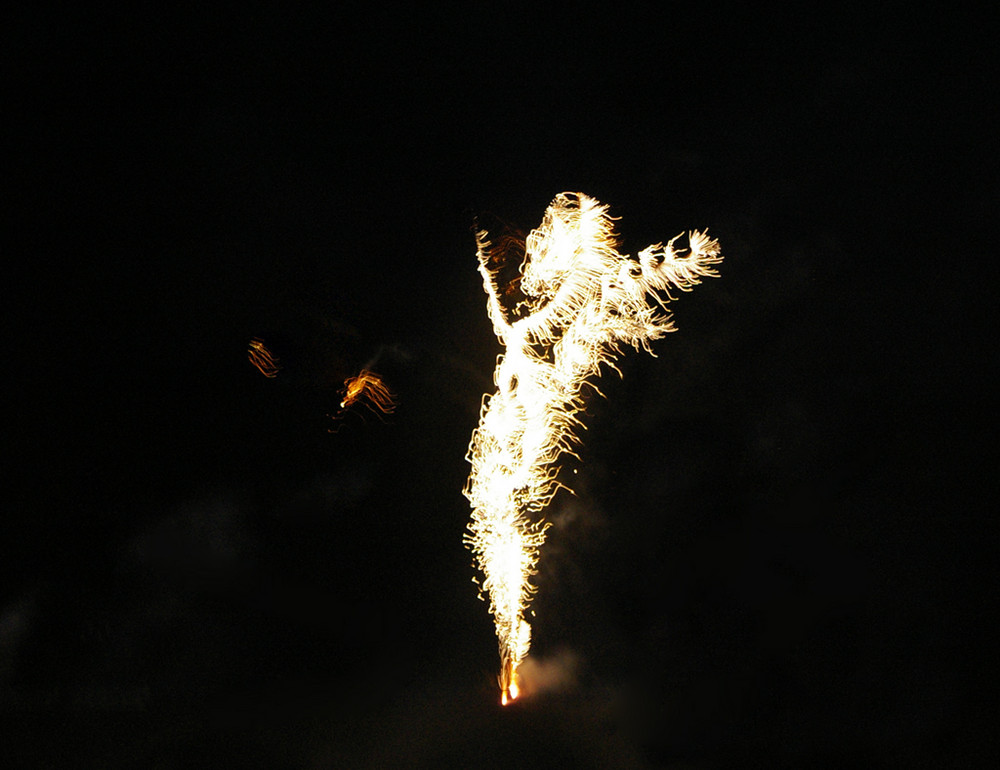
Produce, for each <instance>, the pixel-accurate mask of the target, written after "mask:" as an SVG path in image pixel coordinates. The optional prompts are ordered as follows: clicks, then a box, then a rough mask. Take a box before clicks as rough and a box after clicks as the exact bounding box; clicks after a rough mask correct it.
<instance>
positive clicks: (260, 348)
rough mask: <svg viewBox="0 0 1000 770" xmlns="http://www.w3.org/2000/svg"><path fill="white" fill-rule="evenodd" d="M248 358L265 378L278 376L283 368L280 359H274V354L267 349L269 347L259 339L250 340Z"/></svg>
mask: <svg viewBox="0 0 1000 770" xmlns="http://www.w3.org/2000/svg"><path fill="white" fill-rule="evenodd" d="M247 356H248V358H249V359H250V363H251V364H253V365H254V366H256V367H257V369H259V370H260V373H261V374H263V375H264V376H265V377H277V376H278V371H279V370H280V369H281V366H280V365H279V362H278V359H277V358H275V357H274V354H273V353H271V351H270V350H268V349H267V345H265V344H264V341H263V340H261V339H258V338H257V337H254V338H253V339H252V340H250V348H249V350H248V351H247Z"/></svg>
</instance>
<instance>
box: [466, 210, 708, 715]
mask: <svg viewBox="0 0 1000 770" xmlns="http://www.w3.org/2000/svg"><path fill="white" fill-rule="evenodd" d="M678 238H680V236H677V237H676V238H674V239H673V240H671V241H670V242H669V243H667V244H665V245H664V244H662V243H657V244H654V245H652V246H648V247H647V248H645V249H643V250H642V251H641V252H639V254H638V256H637V258H635V259H632V258H630V257H628V256H624V255H622V254H619V253H618V250H617V249H618V240H617V236H616V233H615V231H614V224H613V220H612V218H611V217H610V216H608V207H607V206H604V205H602V204H600V203H598V202H597V201H596V200H594V199H593V198H590V197H588V196H586V195H583V194H582V193H563V194H561V195H558V196H556V198H555V200H553V201H552V203H551V204H550V205H549V207H548V209H547V210H546V212H545V217H544V218H543V220H542V224H541V225H540V226H539V227H538V228H536V229H535V230H533V231H532V232H531V233H530V234H529V235H528V237H527V239H526V240H525V249H524V251H525V254H524V262H523V264H522V266H521V270H520V274H519V276H518V277H515V278H514V280H511V281H505V280H504V279H503V278H502V277H501V273H504V274H505V275H506V274H507V273H508V271H506V270H503V268H504V267H505V266H504V265H503V264H502V260H501V258H500V255H496V254H494V253H493V252H492V251H491V246H492V244H491V243H490V241H489V240H488V236H487V233H486V232H485V231H481V232H478V233H477V234H476V241H477V245H478V257H479V272H480V274H481V275H482V277H483V286H484V287H485V289H486V295H487V308H488V311H489V316H490V320H491V321H492V322H493V330H494V332H495V333H496V335H497V337H498V338H499V339H500V342H501V343H502V344H503V345H504V346H505V348H506V352H505V353H504V354H503V355H502V356H500V358H499V359H498V362H497V369H496V373H495V374H494V382H495V384H496V387H497V391H496V393H494V394H493V395H492V396H490V397H489V398H488V399H485V400H484V402H483V407H482V410H481V414H480V419H479V427H478V428H476V430H475V431H474V432H473V434H472V441H471V443H470V445H469V453H468V460H469V462H470V463H471V464H472V472H471V473H470V475H469V480H468V483H467V484H466V487H465V490H464V492H465V496H466V497H467V498H468V499H469V502H470V503H471V504H472V520H471V522H470V523H469V527H468V532H467V533H466V535H465V542H466V544H467V545H468V547H469V548H470V550H471V551H472V553H473V554H474V555H475V558H476V563H477V565H478V567H479V569H480V570H481V571H482V573H483V580H482V583H481V593H480V595H481V596H482V592H485V594H486V595H487V596H488V597H489V606H490V613H491V614H492V615H493V620H494V623H495V625H496V632H497V639H498V641H499V647H500V663H501V665H500V677H499V682H500V690H501V702H502V703H503V704H504V705H506V704H507V703H508V702H509V701H511V700H513V699H515V698H517V696H518V693H519V688H518V666H520V664H521V662H522V661H523V660H524V658H525V656H526V655H527V653H528V649H529V647H530V646H531V626H530V625H529V624H528V622H527V621H526V620H525V617H524V616H525V614H526V612H527V608H528V606H529V604H530V602H531V597H532V594H533V593H534V591H535V587H534V586H533V585H532V583H531V578H532V576H533V575H534V574H535V566H536V565H537V563H538V554H539V549H540V548H541V546H542V544H543V543H544V541H545V531H546V529H547V528H548V524H547V523H546V522H545V521H544V520H543V519H542V516H541V513H542V511H543V510H544V509H545V507H546V506H547V505H548V503H549V502H550V501H551V499H552V496H553V495H554V494H555V493H556V491H557V490H558V488H559V487H560V486H562V485H561V484H560V483H559V481H558V480H557V478H556V476H557V474H558V465H557V462H558V460H559V458H560V456H561V455H562V454H563V453H568V454H571V455H572V454H574V451H573V450H574V447H575V446H576V444H577V442H578V439H577V437H576V435H575V429H576V427H577V426H578V425H579V424H580V420H579V418H578V417H577V414H578V413H579V412H580V410H581V409H582V408H583V401H582V395H581V391H582V388H583V385H584V384H585V383H587V381H588V379H590V378H593V377H595V376H597V375H598V373H599V370H600V367H601V364H607V365H609V366H611V367H612V368H615V367H614V360H615V358H616V357H617V356H618V355H619V354H620V353H621V348H622V346H623V345H629V346H631V347H634V348H640V347H641V348H643V349H645V350H646V351H647V352H649V353H652V349H651V348H650V342H651V341H653V340H656V339H658V338H660V337H662V336H663V335H664V334H665V333H667V332H671V331H674V325H673V322H672V320H671V316H670V313H669V311H668V310H667V308H666V303H667V302H668V301H669V300H671V299H673V297H671V296H670V289H681V290H683V291H688V290H690V289H691V288H692V287H693V286H695V285H696V284H698V283H700V282H701V279H702V278H705V277H715V276H717V275H718V273H717V272H716V270H715V267H714V265H717V264H718V263H719V262H721V261H722V257H721V256H720V254H719V244H718V242H717V241H715V240H713V239H711V238H709V237H708V235H707V234H706V233H702V232H698V231H697V230H693V231H691V232H690V233H689V236H688V241H689V243H688V246H689V248H688V249H686V250H685V249H680V250H678V249H675V247H674V243H675V242H676V241H677V239H678ZM504 300H506V303H505V302H504ZM595 390H596V388H595Z"/></svg>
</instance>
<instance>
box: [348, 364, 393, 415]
mask: <svg viewBox="0 0 1000 770" xmlns="http://www.w3.org/2000/svg"><path fill="white" fill-rule="evenodd" d="M341 392H342V393H343V394H344V400H343V401H341V402H340V408H341V409H349V408H350V407H351V406H352V405H353V404H357V403H362V404H364V405H365V406H367V407H368V408H369V409H371V410H372V411H373V412H376V413H377V412H381V413H382V414H391V413H392V412H393V411H394V410H395V409H396V396H395V394H394V393H393V392H392V391H391V390H389V388H387V387H386V385H385V383H384V382H382V378H381V377H379V376H378V375H377V374H376V373H375V372H372V371H369V370H368V369H362V370H361V371H360V372H359V373H358V374H357V375H355V376H354V377H348V378H347V379H346V380H344V389H343V390H342V391H341Z"/></svg>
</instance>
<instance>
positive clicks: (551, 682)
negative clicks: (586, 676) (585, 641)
mask: <svg viewBox="0 0 1000 770" xmlns="http://www.w3.org/2000/svg"><path fill="white" fill-rule="evenodd" d="M580 670H581V659H580V656H579V655H577V654H576V653H575V652H573V651H572V650H561V651H559V652H557V653H556V654H555V655H553V656H552V657H549V658H537V657H534V656H531V655H529V656H528V657H527V658H525V659H524V661H523V662H522V663H521V666H520V667H519V668H518V670H517V675H518V683H519V684H520V687H521V692H522V693H523V695H524V696H525V697H531V696H536V695H544V694H547V693H563V692H570V691H572V690H575V689H576V688H577V687H578V685H579V673H580Z"/></svg>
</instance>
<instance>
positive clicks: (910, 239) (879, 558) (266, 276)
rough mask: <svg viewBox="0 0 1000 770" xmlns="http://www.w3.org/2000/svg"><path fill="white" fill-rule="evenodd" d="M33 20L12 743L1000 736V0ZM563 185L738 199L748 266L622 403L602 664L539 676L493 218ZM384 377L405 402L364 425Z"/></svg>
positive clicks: (598, 763)
mask: <svg viewBox="0 0 1000 770" xmlns="http://www.w3.org/2000/svg"><path fill="white" fill-rule="evenodd" d="M6 27H7V28H6V29H5V30H4V36H5V41H6V42H5V44H4V50H5V56H6V57H7V67H6V69H7V71H8V72H9V73H10V74H11V75H12V77H10V78H9V82H8V83H7V84H6V86H5V88H6V90H7V95H8V98H7V100H6V102H7V106H8V109H7V120H6V121H5V122H6V123H7V124H8V126H9V128H10V129H11V131H10V134H9V136H10V141H9V143H8V144H7V147H8V152H7V153H6V156H7V157H6V159H5V160H6V164H5V165H6V166H7V168H8V171H7V173H5V177H6V179H7V181H8V182H9V187H10V193H9V196H8V198H9V201H10V207H9V208H10V213H11V214H13V216H12V217H11V219H12V220H13V221H12V224H13V226H12V227H10V228H8V229H7V232H6V237H5V239H4V240H5V242H6V245H5V246H4V252H5V253H6V254H8V255H9V256H10V258H9V259H8V260H6V263H7V266H6V268H5V271H6V274H7V281H6V285H7V286H8V287H12V288H13V292H10V291H8V292H7V302H6V303H5V304H6V312H5V317H7V319H8V321H7V328H8V332H9V336H10V339H11V341H12V342H13V345H12V346H11V347H10V348H9V349H8V356H9V358H8V361H9V366H8V372H7V375H8V376H7V381H8V383H9V385H10V386H12V387H11V390H12V393H13V396H14V398H13V399H12V400H9V401H8V403H9V405H10V409H11V416H12V418H13V419H12V420H11V421H10V427H9V430H8V433H7V435H8V440H7V444H8V448H9V451H10V453H11V455H12V458H13V461H12V462H10V463H8V464H7V467H8V471H7V472H6V473H4V477H5V480H6V482H7V483H6V484H5V486H8V485H9V487H8V491H7V492H6V494H5V495H4V497H5V503H6V505H5V509H6V513H5V516H4V521H5V526H4V534H3V536H2V537H0V548H2V550H0V574H2V575H3V579H2V581H0V592H2V593H0V708H2V709H3V721H4V722H5V723H7V724H9V725H11V726H12V729H11V730H10V733H13V734H15V736H16V737H15V738H14V739H12V743H11V746H12V747H13V748H12V749H10V750H5V755H8V756H10V757H11V761H12V762H15V765H11V766H17V765H23V766H25V767H49V766H51V767H64V766H100V767H190V766H201V765H206V766H208V765H211V766H213V767H230V766H232V767H309V768H325V767H405V766H413V767H469V766H479V767H501V766H504V767H588V766H594V767H682V766H683V767H698V768H701V767H744V766H754V767H817V766H836V767H841V766H882V765H893V766H900V765H903V766H931V765H933V766H961V767H973V766H980V765H982V763H984V762H985V758H986V756H987V751H988V749H989V748H990V743H991V741H992V735H991V734H992V732H993V731H994V728H995V725H994V722H995V720H996V716H997V708H996V699H995V681H994V679H993V678H992V676H987V675H986V674H985V670H986V668H987V664H988V661H989V656H988V655H987V654H986V653H985V649H986V645H985V644H984V639H985V638H988V637H987V634H988V631H987V629H988V625H989V624H988V623H987V622H986V620H985V618H986V617H988V610H989V608H990V607H991V606H992V598H993V595H994V592H993V590H992V589H993V588H994V586H995V581H994V580H993V572H994V566H993V565H994V564H995V558H994V557H995V556H996V543H997V540H996V536H995V532H994V529H993V527H992V526H989V525H990V524H991V523H992V519H991V517H990V516H989V511H990V505H989V502H988V501H989V499H990V495H989V490H991V488H992V486H993V482H992V477H993V469H992V467H991V465H990V464H988V462H987V459H986V457H987V455H986V453H985V452H983V451H982V447H983V444H984V443H985V441H986V439H987V438H988V437H989V436H990V434H991V428H990V424H989V417H990V416H991V414H992V410H991V409H989V408H988V407H987V401H986V398H987V382H988V379H987V372H988V371H989V369H990V368H991V367H990V364H991V363H992V358H993V350H992V344H991V342H992V340H991V337H992V334H991V332H992V330H993V329H994V328H995V325H994V321H995V312H994V311H993V302H992V301H987V296H988V287H989V286H990V285H991V282H992V280H993V278H994V277H995V273H996V268H995V266H994V265H993V264H992V262H991V261H989V260H988V259H987V257H988V254H989V252H988V251H986V249H985V246H984V239H983V238H982V237H981V235H980V234H981V233H983V232H984V228H983V223H984V222H987V221H990V220H991V219H992V218H994V217H995V212H996V203H997V176H996V171H997V169H996V165H997V164H996V151H995V148H993V147H991V143H990V142H987V139H988V138H990V139H992V134H993V132H992V127H991V123H990V121H989V120H988V119H987V113H988V109H987V105H988V103H989V102H990V100H989V99H988V98H986V96H985V94H987V93H988V89H987V88H986V86H987V84H988V83H989V71H990V67H989V66H988V65H989V57H988V55H987V52H988V51H989V48H990V45H991V38H990V36H989V35H988V34H987V29H986V25H985V22H984V20H983V19H976V18H973V17H970V18H967V19H958V18H955V17H951V18H948V19H944V18H932V17H930V16H926V17H925V16H921V15H920V14H919V13H917V12H916V11H908V12H907V13H905V14H902V15H895V14H891V13H889V12H884V13H880V14H871V15H868V16H866V17H864V18H862V17H859V16H856V15H850V14H847V13H842V14H840V15H838V16H837V17H836V18H833V17H827V16H823V15H818V14H815V13H811V12H810V13H806V12H802V13H800V14H798V15H783V16H770V17H764V16H761V15H760V14H759V12H758V11H756V10H745V11H743V12H740V13H738V14H736V15H732V14H728V13H723V12H722V11H721V10H712V9H702V10H701V11H700V12H699V13H697V14H690V13H687V12H683V11H681V10H679V9H677V10H675V11H674V13H672V14H667V13H665V12H662V11H657V12H655V13H652V12H640V11H631V10H622V9H614V8H609V9H606V10H605V11H603V12H602V13H600V14H599V15H595V16H593V17H590V16H587V15H586V14H584V13H583V12H582V11H579V10H574V11H573V13H572V14H569V12H568V11H566V10H564V11H563V12H561V13H555V12H543V11H539V10H537V9H535V10H531V11H517V12H514V11H513V10H510V9H504V8H499V7H492V6H490V5H488V4H477V5H475V6H473V7H469V8H466V9H464V10H463V11H461V12H458V11H446V10H444V9H443V7H442V8H440V9H437V10H427V9H418V8H411V9H409V10H407V11H404V12H399V11H397V10H395V9H393V8H392V6H391V5H385V6H383V7H380V8H374V9H372V8H367V7H365V6H364V5H357V6H356V7H346V6H345V7H338V8H337V9H336V10H333V9H326V10H325V12H324V13H322V14H312V13H307V12H304V11H300V10H290V9H288V8H283V9H281V10H279V11H273V12H265V11H249V10H247V9H241V11H240V12H239V13H232V12H229V11H226V12H223V11H208V10H205V11H202V12H200V13H193V14H183V15H182V14H177V13H175V12H169V13H168V12H167V11H165V10H161V9H159V8H158V7H156V6H155V5H154V4H148V5H147V6H146V7H145V9H144V10H143V11H142V12H135V13H132V14H131V15H129V16H128V17H127V18H125V17H120V16H112V15H102V14H91V13H79V14H77V15H75V16H72V15H65V14H63V13H59V14H55V13H53V14H51V15H46V14H45V13H44V12H41V11H33V12H31V14H30V15H28V14H22V16H21V17H20V18H17V19H15V20H14V21H13V23H11V24H8V25H6ZM564 190H569V191H581V192H585V193H587V194H589V195H592V196H594V197H596V198H598V199H599V200H601V201H603V202H606V203H608V204H610V205H611V206H612V213H614V214H615V215H617V216H620V217H621V221H620V227H619V229H620V232H621V234H622V237H623V239H624V249H625V250H626V251H628V252H631V253H635V252H636V251H638V250H639V249H641V248H643V247H644V246H646V245H648V244H649V243H652V242H656V241H660V240H664V239H668V238H671V237H673V236H674V235H676V234H677V233H679V232H682V231H684V230H687V229H691V228H709V231H710V232H711V234H712V235H713V236H715V237H716V238H718V239H719V240H720V242H721V244H722V248H723V253H724V254H725V256H726V261H725V263H724V264H723V265H722V277H721V278H720V279H717V280H713V281H710V282H708V283H706V284H705V285H702V286H700V287H699V288H698V289H697V290H696V291H694V292H692V293H691V294H685V295H683V296H682V297H681V298H680V299H679V300H678V301H677V302H675V303H674V304H673V310H674V313H675V318H676V323H677V326H678V327H679V331H678V332H677V333H676V334H673V335H670V336H668V337H667V338H666V339H665V340H662V341H660V342H659V343H657V344H656V346H655V351H656V354H657V357H656V358H652V357H650V356H648V355H646V354H644V353H641V352H640V353H637V352H634V351H632V352H629V353H628V354H627V355H626V356H625V357H624V359H623V362H622V365H621V368H622V372H623V374H624V376H623V378H622V379H618V378H617V377H615V376H614V375H613V374H612V375H609V376H607V377H605V378H604V379H603V380H602V383H601V388H602V390H603V391H604V393H605V394H606V396H607V398H606V399H603V400H601V399H594V400H593V401H592V402H591V403H589V404H588V408H587V415H586V418H585V422H586V425H587V431H586V434H585V436H584V442H585V443H584V448H583V450H582V452H581V458H580V460H579V461H576V460H570V461H568V462H567V465H566V468H565V472H566V473H567V477H568V478H569V477H571V478H572V480H573V485H574V487H575V489H576V491H577V496H576V497H569V496H565V497H562V498H557V500H556V502H555V503H554V505H553V508H552V510H551V512H550V519H551V520H552V521H553V522H554V527H553V529H552V530H551V534H550V537H549V542H548V543H547V545H546V550H544V551H543V555H542V564H541V567H540V574H539V576H538V582H539V589H540V590H539V593H538V596H537V600H536V605H535V609H536V611H537V617H536V619H535V622H534V624H533V625H534V629H535V648H534V649H535V651H536V652H537V653H538V655H539V656H540V657H542V658H547V659H550V660H559V661H564V662H565V661H567V660H571V659H572V660H574V661H576V667H575V674H574V677H573V681H572V684H571V686H570V687H569V688H568V689H566V690H565V691H561V692H557V693H553V694H550V695H547V696H540V697H538V698H535V699H533V700H529V701H526V702H524V703H523V704H517V707H515V708H511V709H506V710H501V709H499V707H498V706H497V703H496V698H497V693H496V688H495V682H494V676H495V673H496V667H497V660H496V647H495V640H494V638H493V633H492V624H491V621H490V618H489V615H488V613H487V607H486V605H485V604H483V603H481V602H479V601H477V600H476V596H475V586H474V585H473V584H472V583H471V578H472V577H473V575H474V572H473V570H472V567H471V565H470V562H471V555H470V554H469V553H468V552H467V551H466V550H465V549H464V548H463V546H462V534H463V530H464V527H465V523H466V521H467V518H468V513H469V510H468V503H467V501H466V500H465V499H464V498H463V497H462V495H461V490H462V487H463V484H464V480H465V477H466V475H467V472H468V465H467V464H466V462H465V460H464V454H465V451H466V447H467V444H468V441H469V437H470V434H471V432H472V430H473V428H474V427H475V425H476V422H477V419H478V412H479V406H480V399H481V396H482V394H483V393H484V392H485V391H487V390H490V389H491V387H492V384H491V378H492V371H493V366H494V363H495V358H496V356H497V354H498V353H499V352H500V348H499V345H498V343H497V342H496V340H495V338H494V336H493V334H492V330H491V327H490V324H489V321H488V319H487V317H486V311H485V296H484V295H483V292H482V286H481V283H480V280H479V277H478V275H477V273H476V270H475V244H474V239H473V234H472V228H473V226H474V223H475V222H476V221H477V219H478V221H482V222H485V221H491V222H493V221H497V222H503V223H507V224H509V225H511V226H512V227H518V228H522V229H524V230H528V229H530V228H532V227H534V226H536V225H537V224H538V223H539V221H540V219H541V216H542V214H543V212H544V209H545V206H546V205H547V204H548V202H549V201H550V200H551V199H552V198H553V196H554V195H555V194H556V193H558V192H561V191H564ZM252 337H259V338H262V339H264V340H265V341H266V342H267V343H268V344H269V345H270V346H271V347H272V349H273V350H274V352H275V353H276V354H277V355H278V356H279V357H280V358H281V360H282V364H283V366H284V368H283V370H282V371H281V373H280V374H279V376H278V377H276V378H275V379H274V380H268V379H265V378H264V377H262V376H261V375H260V373H259V372H257V371H256V370H255V369H254V368H253V367H252V366H251V365H250V364H249V363H248V362H247V360H246V346H247V343H248V341H249V340H250V339H251V338H252ZM366 365H369V366H371V368H373V369H376V370H377V371H379V372H381V373H382V374H383V375H384V376H385V377H386V379H387V380H388V382H389V384H390V385H391V386H392V388H393V389H394V390H395V392H396V393H397V394H398V396H399V408H398V410H397V412H396V413H395V414H393V415H392V416H390V417H388V418H386V419H384V420H380V419H378V418H377V417H375V416H374V415H372V414H370V413H368V414H364V413H361V412H358V413H353V414H350V415H348V417H347V419H345V420H344V421H343V422H341V423H340V424H339V430H337V432H335V433H331V432H329V431H328V429H329V428H330V427H331V426H333V423H332V422H331V421H330V419H329V417H328V414H329V413H330V412H333V411H335V410H336V408H337V402H338V401H339V396H338V394H337V391H338V388H339V387H340V385H341V383H342V381H343V378H344V377H345V376H346V375H347V374H350V373H352V372H354V371H357V370H358V369H359V368H360V367H362V366H366ZM988 599H989V603H988Z"/></svg>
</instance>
